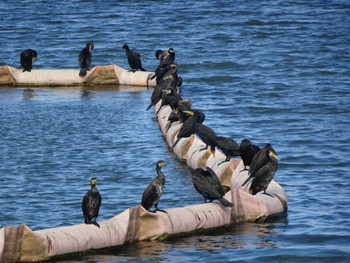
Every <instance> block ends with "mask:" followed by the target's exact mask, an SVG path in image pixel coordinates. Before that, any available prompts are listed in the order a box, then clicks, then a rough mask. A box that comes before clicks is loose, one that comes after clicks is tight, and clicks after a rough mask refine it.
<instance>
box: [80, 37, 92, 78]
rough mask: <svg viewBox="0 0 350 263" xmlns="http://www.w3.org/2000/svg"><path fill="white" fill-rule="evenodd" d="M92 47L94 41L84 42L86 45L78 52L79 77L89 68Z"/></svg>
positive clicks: (84, 74) (83, 75)
mask: <svg viewBox="0 0 350 263" xmlns="http://www.w3.org/2000/svg"><path fill="white" fill-rule="evenodd" d="M93 49H94V43H93V42H92V41H89V42H87V43H86V47H85V48H83V49H82V50H81V51H80V54H79V66H80V72H79V76H80V77H85V76H86V74H87V71H88V70H90V66H91V63H92V53H91V52H92V50H93Z"/></svg>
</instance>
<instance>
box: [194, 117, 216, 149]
mask: <svg viewBox="0 0 350 263" xmlns="http://www.w3.org/2000/svg"><path fill="white" fill-rule="evenodd" d="M194 129H195V131H196V132H195V133H196V134H197V135H198V137H199V138H200V139H201V140H202V141H203V142H204V143H205V147H204V148H203V149H200V151H203V150H207V149H208V147H210V152H211V154H212V155H214V156H215V147H216V146H217V144H216V138H217V136H216V133H215V132H214V131H213V129H211V128H210V127H208V126H206V125H204V124H202V123H199V122H196V124H195V127H194Z"/></svg>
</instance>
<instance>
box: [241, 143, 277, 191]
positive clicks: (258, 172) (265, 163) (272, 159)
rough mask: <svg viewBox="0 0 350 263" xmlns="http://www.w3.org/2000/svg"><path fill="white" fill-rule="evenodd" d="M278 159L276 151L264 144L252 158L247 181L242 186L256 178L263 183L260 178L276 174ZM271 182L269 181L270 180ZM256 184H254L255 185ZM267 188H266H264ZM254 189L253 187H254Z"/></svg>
mask: <svg viewBox="0 0 350 263" xmlns="http://www.w3.org/2000/svg"><path fill="white" fill-rule="evenodd" d="M278 160H279V159H278V157H277V154H276V151H275V150H274V149H273V148H272V146H271V145H270V144H266V145H265V147H264V148H262V149H261V150H260V151H259V152H258V153H257V154H256V155H255V156H254V158H253V160H252V162H251V164H250V167H249V172H248V175H249V177H248V178H247V180H246V181H245V182H244V183H243V184H242V186H244V185H245V184H247V183H248V182H249V181H250V180H251V179H253V180H254V178H255V177H256V176H258V177H259V179H258V181H259V180H260V181H263V180H262V179H261V177H265V176H267V177H268V176H269V175H268V174H272V176H273V174H274V173H275V172H276V169H277V163H278ZM271 179H272V178H271ZM270 181H271V180H270ZM255 184H256V183H255ZM266 187H267V186H266ZM254 188H255V187H254Z"/></svg>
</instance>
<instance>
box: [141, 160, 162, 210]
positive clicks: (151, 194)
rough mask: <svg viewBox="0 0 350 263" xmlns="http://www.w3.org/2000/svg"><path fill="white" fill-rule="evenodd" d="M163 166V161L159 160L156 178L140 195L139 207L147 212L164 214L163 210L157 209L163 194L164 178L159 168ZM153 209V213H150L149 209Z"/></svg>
mask: <svg viewBox="0 0 350 263" xmlns="http://www.w3.org/2000/svg"><path fill="white" fill-rule="evenodd" d="M163 166H164V161H162V160H160V161H158V162H157V166H156V171H157V177H155V178H154V179H153V181H152V182H151V183H150V184H149V185H148V186H147V188H146V189H145V191H144V192H143V194H142V201H141V205H142V206H143V208H145V209H146V210H147V211H149V212H157V211H161V212H165V213H166V211H164V210H160V209H158V203H159V200H160V197H161V196H162V194H163V190H164V185H165V176H164V174H163V173H162V171H161V168H162V167H163ZM153 206H154V207H155V210H154V211H151V210H150V209H151V208H152V207H153Z"/></svg>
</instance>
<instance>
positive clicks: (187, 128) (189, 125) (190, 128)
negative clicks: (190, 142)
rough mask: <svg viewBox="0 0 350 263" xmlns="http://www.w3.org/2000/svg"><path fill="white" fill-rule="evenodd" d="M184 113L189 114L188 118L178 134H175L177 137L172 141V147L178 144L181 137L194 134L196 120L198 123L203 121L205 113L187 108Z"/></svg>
mask: <svg viewBox="0 0 350 263" xmlns="http://www.w3.org/2000/svg"><path fill="white" fill-rule="evenodd" d="M183 112H184V113H185V114H188V115H189V118H188V119H186V120H185V121H184V122H183V124H182V126H181V128H180V130H179V132H178V134H177V139H176V141H175V142H174V144H173V146H172V147H171V148H174V147H175V146H176V144H178V142H179V141H180V140H181V139H182V138H188V137H190V136H191V135H192V134H195V132H196V129H195V125H196V123H197V122H199V123H203V121H204V120H205V115H204V113H202V112H201V111H199V110H194V109H193V110H188V111H183Z"/></svg>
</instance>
